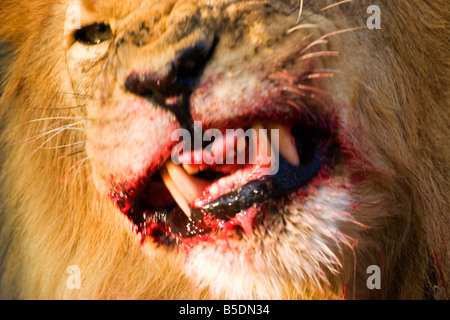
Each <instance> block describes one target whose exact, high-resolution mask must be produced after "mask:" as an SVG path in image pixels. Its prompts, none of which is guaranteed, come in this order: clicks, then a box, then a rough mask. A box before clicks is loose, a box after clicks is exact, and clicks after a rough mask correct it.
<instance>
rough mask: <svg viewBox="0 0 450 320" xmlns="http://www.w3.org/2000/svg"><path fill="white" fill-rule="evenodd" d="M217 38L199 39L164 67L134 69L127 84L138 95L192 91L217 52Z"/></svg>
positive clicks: (168, 94) (162, 96)
mask: <svg viewBox="0 0 450 320" xmlns="http://www.w3.org/2000/svg"><path fill="white" fill-rule="evenodd" d="M214 46H215V41H214V42H212V43H211V44H210V45H208V44H207V43H205V42H198V43H196V44H195V45H193V46H191V47H188V48H185V49H183V50H181V51H179V52H178V53H177V54H176V55H175V59H174V60H173V61H171V62H170V63H169V64H168V65H167V66H166V67H165V68H163V69H164V70H151V71H150V70H149V71H146V72H136V71H134V72H132V73H131V74H130V75H129V76H128V77H127V78H126V79H125V88H126V89H127V90H128V91H129V92H132V93H134V94H136V95H138V96H142V97H146V98H152V97H153V98H154V97H158V98H164V97H166V98H167V97H172V96H179V95H180V94H185V93H186V92H190V91H192V89H193V87H194V86H195V84H196V83H197V81H198V79H199V78H200V76H201V75H202V73H203V71H204V68H205V66H206V64H207V62H208V60H209V58H210V57H211V55H212V53H213V51H214V50H213V49H214Z"/></svg>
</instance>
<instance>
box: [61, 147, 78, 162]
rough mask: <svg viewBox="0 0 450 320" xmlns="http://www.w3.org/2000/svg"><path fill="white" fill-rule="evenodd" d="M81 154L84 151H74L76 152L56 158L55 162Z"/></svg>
mask: <svg viewBox="0 0 450 320" xmlns="http://www.w3.org/2000/svg"><path fill="white" fill-rule="evenodd" d="M83 152H84V149H82V150H79V151H76V152H72V153H70V154H65V155H62V156H60V157H58V158H57V160H62V159H65V158H68V157H72V156H74V155H77V154H80V153H83Z"/></svg>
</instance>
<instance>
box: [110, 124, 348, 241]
mask: <svg viewBox="0 0 450 320" xmlns="http://www.w3.org/2000/svg"><path fill="white" fill-rule="evenodd" d="M324 124H325V125H324ZM330 124H331V122H330V121H321V122H320V125H311V124H310V123H308V124H299V123H297V124H289V125H286V124H280V123H270V122H267V123H263V124H261V123H254V124H253V125H252V126H251V127H250V128H249V129H252V132H257V133H258V134H257V135H253V137H252V136H250V135H239V134H233V135H232V134H227V133H226V132H223V136H222V137H221V138H216V139H215V140H213V143H211V145H210V146H209V147H208V148H202V149H198V150H194V151H189V152H184V153H182V154H181V156H180V157H179V158H178V159H177V161H178V163H179V164H175V163H174V162H173V161H172V160H168V161H167V162H166V163H164V164H163V165H162V167H161V168H159V171H157V172H156V173H154V174H153V175H152V176H151V177H143V178H142V179H141V180H142V181H139V185H140V186H141V187H140V188H135V189H133V192H128V193H127V194H126V196H125V195H123V193H122V196H119V195H117V194H113V195H111V198H112V200H113V201H114V203H116V205H117V206H118V207H119V208H120V210H121V211H122V212H123V213H124V214H125V215H126V216H127V217H128V218H129V219H130V221H131V222H132V223H133V224H134V229H135V231H136V232H137V233H138V234H139V235H141V240H142V241H144V239H146V238H148V237H150V238H152V239H153V240H154V241H155V242H157V243H158V244H161V245H165V246H168V247H174V246H177V245H179V244H182V243H188V242H189V243H191V242H192V241H208V240H210V239H212V238H214V237H220V236H223V237H230V236H231V235H234V236H237V237H248V238H251V237H253V230H254V228H255V226H257V224H261V223H263V222H264V220H265V219H267V218H270V217H268V215H274V214H283V213H282V210H267V207H269V206H270V207H278V208H279V207H281V206H283V205H285V204H286V203H287V202H288V201H289V200H290V199H292V197H294V196H296V195H299V194H301V195H302V196H303V197H304V198H306V197H307V196H308V194H309V193H311V192H313V190H314V186H315V185H316V184H315V182H314V180H315V179H318V178H320V177H324V176H326V175H327V174H328V173H329V172H330V170H331V169H332V167H333V164H334V163H335V162H336V159H337V155H338V153H339V152H338V147H337V142H336V139H335V135H334V132H333V129H332V125H330ZM241 132H244V130H242V131H241ZM245 132H247V131H245ZM274 133H276V135H275V134H274ZM275 138H276V139H275ZM218 151H220V152H218ZM230 151H231V152H230ZM218 154H219V156H217V155H218ZM211 155H214V156H215V159H216V160H217V159H221V160H222V161H215V162H211V161H205V158H207V157H211ZM240 155H242V156H243V157H242V158H239V156H240ZM262 155H266V156H267V157H265V158H264V159H263V158H262ZM198 159H200V160H198ZM242 159H245V161H242ZM263 160H264V161H263ZM275 163H276V166H274V164H275ZM274 168H275V170H274Z"/></svg>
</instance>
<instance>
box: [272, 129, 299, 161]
mask: <svg viewBox="0 0 450 320" xmlns="http://www.w3.org/2000/svg"><path fill="white" fill-rule="evenodd" d="M267 128H268V129H269V130H278V132H279V135H278V136H279V141H273V140H272V145H273V146H274V148H275V149H276V150H278V152H279V153H280V154H281V155H282V156H283V158H284V159H285V160H286V161H287V162H289V163H290V164H291V165H293V166H299V165H300V157H299V155H298V151H297V147H296V146H295V139H294V137H293V136H292V134H291V128H290V127H287V126H283V125H280V124H276V123H269V124H267ZM277 142H278V143H277Z"/></svg>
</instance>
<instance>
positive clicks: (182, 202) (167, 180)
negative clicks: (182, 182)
mask: <svg viewBox="0 0 450 320" xmlns="http://www.w3.org/2000/svg"><path fill="white" fill-rule="evenodd" d="M161 177H162V179H163V181H164V184H165V185H166V187H167V189H168V190H169V192H170V193H171V194H172V197H173V199H174V200H175V202H176V203H177V204H178V206H179V207H180V208H181V210H183V212H184V214H185V215H186V216H188V217H189V218H190V217H191V209H190V208H189V203H188V201H187V199H186V198H185V197H184V196H183V194H182V193H181V191H180V190H179V189H178V187H177V186H176V184H175V182H174V181H173V179H172V178H171V177H170V175H169V172H168V171H167V168H166V167H164V168H162V169H161Z"/></svg>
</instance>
